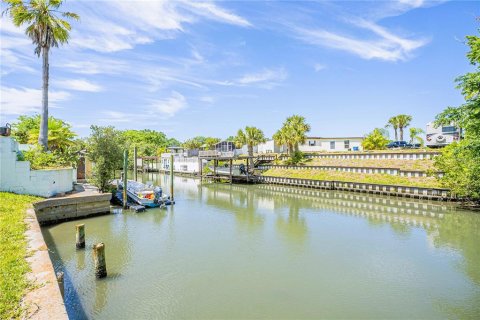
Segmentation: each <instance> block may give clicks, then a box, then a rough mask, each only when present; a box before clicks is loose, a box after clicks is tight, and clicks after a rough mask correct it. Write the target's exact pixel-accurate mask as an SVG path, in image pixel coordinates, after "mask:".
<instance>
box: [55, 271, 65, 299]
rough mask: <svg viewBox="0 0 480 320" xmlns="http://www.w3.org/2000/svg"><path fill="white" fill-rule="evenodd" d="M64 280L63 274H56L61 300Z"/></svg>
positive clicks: (63, 296) (63, 295) (63, 294)
mask: <svg viewBox="0 0 480 320" xmlns="http://www.w3.org/2000/svg"><path fill="white" fill-rule="evenodd" d="M63 278H64V273H63V272H61V271H60V272H57V282H58V287H59V288H60V293H61V294H62V298H64V299H65V293H64V292H65V283H64V282H63Z"/></svg>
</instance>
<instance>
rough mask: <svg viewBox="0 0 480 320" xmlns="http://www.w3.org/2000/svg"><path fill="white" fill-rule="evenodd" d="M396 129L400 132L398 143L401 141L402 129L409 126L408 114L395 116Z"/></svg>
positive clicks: (410, 117) (410, 118) (410, 119)
mask: <svg viewBox="0 0 480 320" xmlns="http://www.w3.org/2000/svg"><path fill="white" fill-rule="evenodd" d="M397 121H398V122H397V123H398V129H399V130H400V141H403V129H405V128H406V127H408V126H409V125H410V122H411V121H412V116H410V115H408V114H400V115H398V116H397Z"/></svg>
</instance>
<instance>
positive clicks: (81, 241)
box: [75, 224, 85, 249]
mask: <svg viewBox="0 0 480 320" xmlns="http://www.w3.org/2000/svg"><path fill="white" fill-rule="evenodd" d="M75 228H76V233H75V238H76V246H77V249H83V248H85V224H77V225H76V226H75Z"/></svg>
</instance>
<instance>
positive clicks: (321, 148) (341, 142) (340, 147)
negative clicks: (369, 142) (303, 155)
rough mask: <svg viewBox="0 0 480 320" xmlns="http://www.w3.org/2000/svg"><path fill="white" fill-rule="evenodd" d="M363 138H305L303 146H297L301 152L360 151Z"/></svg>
mask: <svg viewBox="0 0 480 320" xmlns="http://www.w3.org/2000/svg"><path fill="white" fill-rule="evenodd" d="M362 141H363V137H336V138H322V137H307V139H306V141H305V144H301V145H299V146H298V148H299V150H300V151H302V152H325V151H327V152H335V151H337V152H338V151H340V152H342V151H343V152H344V151H361V150H362Z"/></svg>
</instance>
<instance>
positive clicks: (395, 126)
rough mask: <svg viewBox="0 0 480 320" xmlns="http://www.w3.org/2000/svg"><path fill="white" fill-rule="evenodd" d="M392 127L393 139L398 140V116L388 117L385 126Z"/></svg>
mask: <svg viewBox="0 0 480 320" xmlns="http://www.w3.org/2000/svg"><path fill="white" fill-rule="evenodd" d="M389 127H391V128H393V131H394V132H395V141H398V118H397V116H395V117H391V118H390V119H388V122H387V125H386V126H385V128H389Z"/></svg>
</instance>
